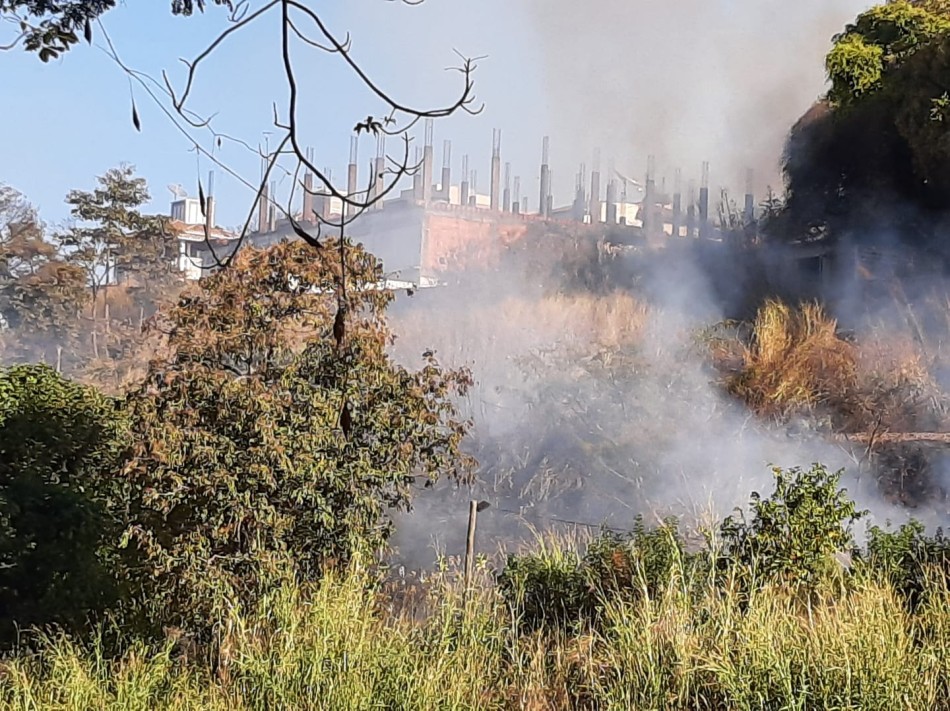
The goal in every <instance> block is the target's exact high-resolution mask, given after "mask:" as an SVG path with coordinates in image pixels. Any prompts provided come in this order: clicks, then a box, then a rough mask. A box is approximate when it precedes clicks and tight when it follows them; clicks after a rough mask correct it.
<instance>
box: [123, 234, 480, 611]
mask: <svg viewBox="0 0 950 711" xmlns="http://www.w3.org/2000/svg"><path fill="white" fill-rule="evenodd" d="M345 255H346V273H347V279H346V283H347V288H346V291H345V294H346V297H345V301H342V302H341V303H338V301H337V298H338V297H337V296H336V294H338V293H340V289H339V286H340V281H341V262H340V257H339V251H338V250H337V249H332V250H330V249H325V250H320V251H317V252H314V251H313V250H312V248H310V247H308V246H307V245H305V244H304V243H303V242H299V241H297V242H294V243H284V244H280V245H277V246H275V247H272V248H270V249H268V250H264V251H258V250H253V249H248V250H245V251H243V252H242V253H241V255H240V256H239V258H238V261H237V262H236V263H235V264H234V265H232V267H231V268H229V269H226V270H222V271H220V272H218V273H216V274H214V275H212V276H210V277H208V278H207V279H205V280H203V281H202V282H201V284H200V286H198V287H196V288H195V290H194V291H192V292H190V293H188V294H186V295H185V296H183V297H182V299H181V300H180V302H179V303H178V305H177V306H176V307H175V308H173V309H171V310H170V312H168V313H167V314H166V315H165V318H164V322H163V323H162V324H161V326H160V328H161V330H162V332H164V333H165V334H167V342H166V345H167V348H168V354H167V356H166V357H162V358H159V359H156V360H155V361H154V362H153V363H152V365H151V367H150V369H149V373H148V377H147V378H146V380H145V382H144V383H143V384H142V385H141V387H140V388H138V389H137V390H135V391H134V392H132V393H130V394H129V396H128V400H127V407H128V413H129V416H130V428H131V431H132V432H134V433H135V436H134V439H133V442H132V444H131V447H130V450H129V453H128V455H129V456H128V464H127V466H126V468H125V471H124V478H125V480H126V481H127V482H128V484H129V486H130V491H131V498H130V504H129V506H130V508H129V511H130V525H129V528H128V530H127V537H126V540H127V544H128V546H129V547H130V550H131V551H133V552H134V554H136V555H138V556H139V561H138V563H137V564H136V565H137V567H136V568H134V569H133V573H134V574H136V575H137V576H138V577H137V580H138V581H139V582H140V583H141V584H142V585H143V586H144V587H145V588H146V589H148V591H149V600H150V601H151V603H152V604H153V605H154V608H153V610H154V612H155V613H157V615H158V616H159V617H160V618H161V619H163V620H164V621H165V622H174V623H176V624H182V625H185V626H192V627H195V628H201V627H202V626H204V625H206V624H207V623H208V621H209V620H211V619H213V618H214V617H215V616H216V614H217V613H218V612H219V611H220V610H219V609H217V608H216V604H217V602H218V601H220V600H222V599H226V598H225V597H222V594H225V595H226V597H227V598H230V599H234V598H235V597H236V598H237V599H239V600H242V601H250V600H253V599H255V598H256V596H257V595H258V594H259V593H260V591H261V589H262V586H266V584H267V580H268V578H269V573H270V572H271V571H273V570H274V569H275V567H276V566H278V565H279V564H280V562H281V561H282V560H283V559H284V558H285V557H286V556H287V555H289V554H290V555H292V556H293V559H294V561H295V564H296V566H297V569H298V571H299V573H300V574H301V575H302V576H303V577H304V578H313V577H316V576H318V575H319V574H320V572H321V570H322V569H323V567H324V566H325V565H326V564H328V563H330V562H332V561H345V560H346V559H347V558H348V557H349V556H350V555H352V554H353V552H354V551H356V550H359V549H373V548H375V547H377V546H379V545H381V544H383V543H384V542H385V541H386V539H387V537H388V536H389V534H390V531H391V522H390V520H389V518H388V512H389V511H390V510H391V509H405V508H407V507H408V506H409V505H410V502H411V490H412V486H413V484H414V482H416V481H417V480H420V478H421V480H423V481H425V480H433V479H435V478H436V477H438V476H440V475H443V474H451V475H453V476H455V477H461V476H463V475H465V473H466V472H467V468H466V467H465V466H464V465H465V464H466V462H465V459H464V457H462V456H461V455H460V453H459V449H458V448H459V444H460V441H461V439H462V437H463V435H464V433H465V431H466V428H467V425H466V423H463V422H460V421H458V419H457V417H456V410H455V406H454V404H453V395H455V394H458V393H464V392H465V390H466V388H467V386H468V384H469V376H468V374H467V373H466V372H464V371H460V372H454V371H447V370H444V369H442V368H440V367H439V365H438V364H437V363H436V361H435V360H434V358H433V357H432V355H431V354H427V355H426V359H425V363H424V365H423V367H422V369H421V370H418V371H415V372H411V371H409V370H406V369H404V368H402V367H399V366H397V365H395V364H394V363H393V362H392V361H391V360H390V359H389V357H388V355H387V347H388V345H389V344H390V342H391V339H392V336H391V334H390V333H389V331H388V329H387V327H386V323H385V320H384V309H385V307H386V305H387V304H388V303H389V301H390V299H391V295H390V294H389V293H387V292H384V291H382V290H379V289H377V288H375V285H376V284H377V283H378V282H379V281H380V280H381V279H382V276H383V272H382V269H381V266H380V264H379V262H378V261H377V260H376V259H375V258H374V257H372V256H371V255H369V254H367V253H366V252H364V251H363V250H362V249H361V248H359V247H354V246H351V245H347V246H346V248H345ZM341 304H342V306H343V307H344V308H342V309H341V308H340V305H341ZM331 334H332V336H331Z"/></svg>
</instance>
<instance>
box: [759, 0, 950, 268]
mask: <svg viewBox="0 0 950 711" xmlns="http://www.w3.org/2000/svg"><path fill="white" fill-rule="evenodd" d="M948 61H950V14H948V12H947V8H946V7H945V5H944V4H942V3H934V2H929V3H928V2H921V3H911V2H906V1H905V0H901V1H899V2H891V3H887V4H883V5H880V6H877V7H874V8H871V9H870V10H868V11H866V12H864V13H862V14H861V15H859V16H858V18H857V19H856V20H855V22H853V23H852V24H850V25H848V26H847V27H846V28H845V30H844V31H843V32H842V33H841V34H839V35H838V36H837V37H836V38H835V42H834V46H833V47H832V49H831V51H830V52H829V53H828V56H827V60H826V69H827V72H828V77H829V79H830V81H831V90H830V91H829V93H828V95H827V97H826V99H825V100H824V101H823V102H821V103H819V104H817V105H816V106H814V107H813V108H812V109H811V110H810V111H809V112H808V113H806V114H805V115H804V116H803V117H802V119H801V120H800V121H799V122H798V124H796V126H795V127H794V128H793V130H792V133H791V136H790V139H789V143H788V147H787V152H786V159H785V173H786V178H787V183H788V199H787V204H786V209H785V210H784V211H783V213H782V214H781V215H780V217H779V219H777V220H773V221H772V225H771V232H772V234H773V235H777V236H780V237H783V238H785V239H802V238H812V239H814V238H826V237H831V238H836V239H840V238H853V239H855V240H857V241H860V242H876V241H880V240H882V239H893V238H894V236H896V237H897V238H898V240H903V241H904V242H906V243H910V244H913V245H915V246H917V247H925V248H932V249H935V250H938V251H941V250H942V249H943V246H942V243H941V242H940V240H939V233H940V230H941V229H942V227H941V226H942V225H943V223H944V220H945V216H946V214H947V211H948V210H950V179H948V177H947V176H948V175H950V171H948V166H950V142H948V138H947V136H948V133H947V129H946V124H947V120H948V118H950V114H948V110H950V93H948V92H950V85H948V83H947V81H946V77H947V70H948V67H950V65H948Z"/></svg>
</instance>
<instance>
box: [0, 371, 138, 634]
mask: <svg viewBox="0 0 950 711" xmlns="http://www.w3.org/2000/svg"><path fill="white" fill-rule="evenodd" d="M121 432H122V421H121V416H120V415H119V414H117V411H116V403H114V402H113V401H111V400H110V399H108V398H106V397H104V396H102V395H100V394H99V393H98V392H96V391H95V390H93V389H92V388H88V387H84V386H82V385H78V384H76V383H73V382H70V381H68V380H64V379H63V378H61V377H60V376H59V375H57V374H56V373H55V372H54V371H53V370H52V369H50V368H48V367H46V366H15V367H12V368H9V369H6V370H2V371H0V641H2V642H3V643H8V642H10V641H11V639H13V638H15V636H16V633H15V629H14V625H17V626H20V627H24V628H28V627H30V626H32V625H45V624H49V623H57V624H60V625H63V626H65V627H67V628H70V629H74V630H75V629H78V628H81V627H82V625H83V624H84V623H85V622H86V621H87V618H88V616H89V615H94V614H96V613H101V612H103V611H104V610H106V609H107V608H108V607H109V606H110V605H111V604H112V603H114V602H115V601H116V594H117V589H116V585H117V577H118V576H117V569H116V567H115V560H114V559H113V558H112V552H113V551H114V550H115V545H114V544H115V541H116V540H117V538H118V536H119V535H120V533H121V529H120V521H119V519H118V518H117V516H116V509H115V507H114V504H115V503H116V495H117V491H116V486H117V482H116V476H115V475H116V473H117V469H118V464H119V461H118V451H117V446H116V445H117V443H118V441H119V438H120V435H121Z"/></svg>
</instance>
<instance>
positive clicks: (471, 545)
mask: <svg viewBox="0 0 950 711" xmlns="http://www.w3.org/2000/svg"><path fill="white" fill-rule="evenodd" d="M477 518H478V502H477V501H474V500H473V501H469V502H468V539H467V540H466V542H465V594H466V595H468V590H469V588H470V587H471V586H472V573H473V572H474V568H475V520H476V519H477Z"/></svg>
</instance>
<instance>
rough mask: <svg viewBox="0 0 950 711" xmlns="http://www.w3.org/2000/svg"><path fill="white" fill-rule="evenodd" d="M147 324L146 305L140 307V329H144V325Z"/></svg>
mask: <svg viewBox="0 0 950 711" xmlns="http://www.w3.org/2000/svg"><path fill="white" fill-rule="evenodd" d="M144 325H145V307H144V306H140V307H139V330H140V331H141V330H142V327H143V326H144Z"/></svg>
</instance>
